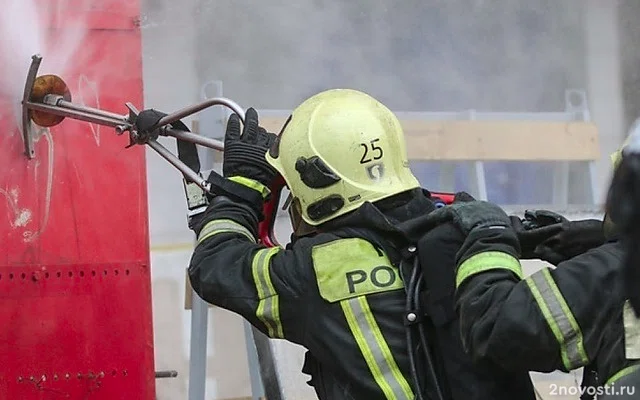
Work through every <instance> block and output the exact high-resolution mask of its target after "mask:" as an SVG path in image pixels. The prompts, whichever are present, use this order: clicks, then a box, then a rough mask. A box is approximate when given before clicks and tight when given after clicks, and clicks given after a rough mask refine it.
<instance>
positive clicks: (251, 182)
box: [229, 176, 271, 199]
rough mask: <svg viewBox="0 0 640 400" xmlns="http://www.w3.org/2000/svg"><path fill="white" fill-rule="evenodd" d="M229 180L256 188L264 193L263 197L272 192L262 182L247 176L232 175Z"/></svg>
mask: <svg viewBox="0 0 640 400" xmlns="http://www.w3.org/2000/svg"><path fill="white" fill-rule="evenodd" d="M229 180H230V181H233V182H235V183H239V184H241V185H244V186H246V187H248V188H249V189H253V190H255V191H256V192H258V193H260V195H262V198H263V199H264V198H266V197H267V196H268V195H269V193H271V190H269V188H268V187H266V186H265V185H263V184H262V183H260V182H258V181H254V180H253V179H249V178H245V177H244V176H232V177H231V178H229Z"/></svg>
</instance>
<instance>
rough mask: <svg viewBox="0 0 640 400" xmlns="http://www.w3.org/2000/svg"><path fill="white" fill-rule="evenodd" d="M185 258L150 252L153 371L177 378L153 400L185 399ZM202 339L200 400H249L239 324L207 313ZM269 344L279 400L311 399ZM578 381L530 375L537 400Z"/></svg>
mask: <svg viewBox="0 0 640 400" xmlns="http://www.w3.org/2000/svg"><path fill="white" fill-rule="evenodd" d="M596 214H597V213H593V212H589V213H587V214H585V213H580V214H575V215H573V216H570V217H572V218H573V219H580V218H586V217H591V216H594V215H596ZM596 216H599V215H596ZM287 224H288V222H287V221H286V219H284V218H282V219H279V222H278V230H277V231H278V236H279V237H280V238H281V240H282V241H283V242H286V239H284V238H287V237H288V232H289V229H288V225H287ZM190 254H191V244H190V243H189V242H188V241H187V242H183V243H182V244H180V243H173V244H171V245H169V244H167V245H162V246H154V247H153V248H152V271H153V276H152V279H153V299H154V329H155V348H156V350H155V352H156V370H164V369H175V370H178V372H179V376H178V377H177V378H174V379H159V380H157V394H158V400H174V399H177V398H183V399H186V398H187V388H188V379H187V378H188V374H189V359H188V357H189V335H190V315H191V314H190V311H186V310H185V309H184V298H185V268H186V266H187V265H188V262H189V257H190ZM544 265H545V263H542V262H538V261H525V262H524V263H523V266H524V270H525V273H526V274H531V273H533V272H534V271H536V270H538V269H539V268H541V267H543V266H544ZM208 337H209V340H208V347H207V350H206V353H207V381H206V399H207V400H222V399H227V400H229V399H239V398H245V397H249V396H251V385H250V378H249V368H248V361H247V351H246V347H245V342H244V326H243V320H242V319H241V318H240V317H238V316H237V315H235V314H232V313H230V312H227V311H225V310H222V309H219V308H212V309H211V310H210V314H209V327H208ZM272 342H273V343H272V351H273V352H274V354H275V358H276V359H277V360H278V365H277V369H278V371H277V372H278V375H279V376H280V379H281V382H282V386H283V390H284V392H285V394H286V397H285V398H286V399H287V400H288V399H294V400H307V399H310V400H311V399H315V394H314V392H313V390H312V389H311V388H310V387H309V386H307V385H306V384H305V382H306V381H307V380H308V377H306V376H305V375H302V373H301V372H300V369H301V367H302V360H303V358H302V356H303V354H304V353H303V349H302V348H300V347H298V346H295V345H292V344H289V343H287V342H284V341H281V340H278V341H272ZM581 376H582V375H581V372H580V371H577V372H574V373H571V374H564V373H560V372H554V373H550V374H539V373H534V374H533V377H534V381H535V385H536V389H537V391H538V392H539V394H540V398H541V399H557V400H564V399H578V398H579V395H578V394H577V392H576V390H577V389H578V388H579V383H580V380H581ZM572 393H573V395H571V394H572Z"/></svg>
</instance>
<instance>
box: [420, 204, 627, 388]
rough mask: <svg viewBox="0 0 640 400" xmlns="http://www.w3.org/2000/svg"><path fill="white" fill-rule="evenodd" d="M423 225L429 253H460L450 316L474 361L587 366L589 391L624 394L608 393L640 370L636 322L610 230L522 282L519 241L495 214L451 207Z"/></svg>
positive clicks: (610, 225)
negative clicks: (446, 249)
mask: <svg viewBox="0 0 640 400" xmlns="http://www.w3.org/2000/svg"><path fill="white" fill-rule="evenodd" d="M427 219H428V220H430V222H429V223H430V224H432V226H435V227H434V228H433V229H432V230H431V231H430V236H431V237H432V238H433V242H434V243H433V245H437V243H441V242H447V243H451V242H456V243H457V244H458V248H459V252H458V254H457V263H456V274H455V276H456V287H457V290H456V307H457V312H458V314H459V317H460V326H461V332H462V340H463V343H464V346H465V349H466V350H467V351H469V352H470V354H471V355H472V356H473V358H474V360H476V361H477V362H482V361H487V360H488V361H490V362H493V363H495V364H497V365H500V366H502V367H503V368H514V369H529V370H533V371H540V372H550V371H553V370H562V371H571V370H575V369H578V368H580V367H587V366H588V367H589V368H590V369H593V370H594V371H595V372H596V373H597V377H598V381H597V384H596V386H594V387H595V388H597V389H586V390H587V391H591V392H592V393H598V394H605V393H606V394H607V395H608V396H615V395H617V394H624V393H621V392H620V391H621V390H626V389H622V388H621V387H620V386H618V389H616V386H617V383H618V382H620V380H621V379H623V378H624V377H625V376H627V375H628V374H630V373H633V372H634V371H636V370H637V368H638V366H639V365H640V363H639V361H640V322H639V320H638V319H637V318H636V317H635V315H634V314H633V311H632V310H631V307H630V306H629V304H628V301H627V296H626V292H625V286H624V280H623V276H624V275H623V262H622V260H623V256H624V248H623V246H622V244H621V242H620V240H619V238H618V234H617V233H616V229H615V221H611V220H610V218H608V217H606V218H605V224H604V225H605V226H606V227H607V229H605V231H606V233H607V234H606V237H607V240H606V241H605V243H603V244H602V245H600V246H598V247H595V248H593V249H591V250H589V251H586V252H585V253H583V254H580V255H578V256H576V257H573V258H570V259H568V260H566V261H563V262H560V263H559V264H558V265H557V268H555V269H552V268H543V269H541V270H539V271H538V272H536V273H534V274H532V275H531V276H529V277H526V278H524V277H523V275H522V269H521V265H520V262H519V259H521V258H523V252H522V250H523V247H524V246H526V240H523V238H524V237H526V235H523V233H522V232H518V230H521V229H522V227H520V228H519V227H518V226H517V224H514V223H513V220H512V219H511V220H510V218H508V217H507V216H506V214H505V213H504V211H502V210H501V209H500V208H499V207H497V206H495V205H493V204H490V203H488V202H479V201H473V202H468V203H458V204H455V205H452V206H451V207H446V208H443V209H440V210H437V211H436V212H434V213H432V214H430V215H429V216H428V218H427ZM544 229H547V228H544ZM534 231H535V229H534V230H533V231H532V232H531V234H533V235H535V232H534ZM525 252H526V251H525ZM524 258H527V257H526V255H525V256H524ZM616 390H617V391H616ZM610 398H616V397H610Z"/></svg>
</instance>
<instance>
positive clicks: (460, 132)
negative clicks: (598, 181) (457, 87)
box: [403, 121, 600, 161]
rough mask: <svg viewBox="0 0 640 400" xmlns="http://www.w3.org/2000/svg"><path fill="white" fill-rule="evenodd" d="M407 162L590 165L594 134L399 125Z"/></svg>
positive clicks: (483, 125) (524, 124)
mask: <svg viewBox="0 0 640 400" xmlns="http://www.w3.org/2000/svg"><path fill="white" fill-rule="evenodd" d="M403 127H404V129H405V135H406V141H407V151H408V154H409V158H410V159H412V160H450V161H468V160H477V161H493V160H495V161H498V160H500V161H561V160H562V161H591V160H597V159H598V158H600V149H599V145H598V129H597V127H596V126H595V124H592V123H588V122H538V121H433V122H431V121H403Z"/></svg>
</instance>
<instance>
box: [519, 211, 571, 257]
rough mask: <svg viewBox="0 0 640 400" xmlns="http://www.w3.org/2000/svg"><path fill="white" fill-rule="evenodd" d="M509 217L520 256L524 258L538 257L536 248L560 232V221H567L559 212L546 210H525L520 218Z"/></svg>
mask: <svg viewBox="0 0 640 400" xmlns="http://www.w3.org/2000/svg"><path fill="white" fill-rule="evenodd" d="M509 218H510V219H511V226H512V227H513V230H514V231H515V232H516V235H517V236H518V241H519V242H520V249H521V256H520V258H522V259H524V260H529V259H538V258H540V257H539V256H538V254H536V251H535V250H536V248H537V247H538V246H539V245H540V244H542V243H543V242H544V241H545V240H547V239H549V238H551V237H553V236H554V235H557V234H558V233H560V232H561V231H562V222H565V221H567V220H566V218H564V217H563V216H561V215H560V214H557V213H554V212H552V211H547V210H534V211H531V210H527V211H525V213H524V219H522V220H521V219H520V217H517V216H515V215H512V216H510V217H509Z"/></svg>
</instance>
